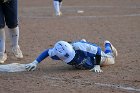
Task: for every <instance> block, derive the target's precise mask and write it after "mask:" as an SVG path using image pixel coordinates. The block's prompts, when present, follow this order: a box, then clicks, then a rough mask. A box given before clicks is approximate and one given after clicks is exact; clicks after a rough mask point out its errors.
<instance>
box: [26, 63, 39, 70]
mask: <svg viewBox="0 0 140 93" xmlns="http://www.w3.org/2000/svg"><path fill="white" fill-rule="evenodd" d="M37 64H38V62H37V61H33V62H32V63H29V64H26V65H25V68H26V70H27V71H34V70H35V69H36V67H37Z"/></svg>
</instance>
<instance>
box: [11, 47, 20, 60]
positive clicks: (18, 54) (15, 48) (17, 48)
mask: <svg viewBox="0 0 140 93" xmlns="http://www.w3.org/2000/svg"><path fill="white" fill-rule="evenodd" d="M12 52H13V54H14V55H15V56H16V57H17V58H23V54H22V51H21V50H20V47H19V46H16V47H12Z"/></svg>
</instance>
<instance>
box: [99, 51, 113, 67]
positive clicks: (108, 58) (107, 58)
mask: <svg viewBox="0 0 140 93" xmlns="http://www.w3.org/2000/svg"><path fill="white" fill-rule="evenodd" d="M112 64H115V58H114V56H113V54H112V53H108V54H105V53H104V52H103V51H102V52H101V66H105V65H112Z"/></svg>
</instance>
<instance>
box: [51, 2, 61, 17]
mask: <svg viewBox="0 0 140 93" xmlns="http://www.w3.org/2000/svg"><path fill="white" fill-rule="evenodd" d="M53 5H54V10H55V15H56V16H61V15H62V12H61V6H62V0H54V1H53Z"/></svg>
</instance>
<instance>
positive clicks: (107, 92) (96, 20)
mask: <svg viewBox="0 0 140 93" xmlns="http://www.w3.org/2000/svg"><path fill="white" fill-rule="evenodd" d="M78 10H80V11H84V13H77V11H78ZM53 12H54V10H53V6H52V0H19V22H20V24H19V25H20V45H21V49H22V51H23V54H24V59H22V60H19V59H16V58H15V57H14V56H13V54H12V53H11V50H10V42H9V39H7V43H6V44H7V45H6V48H7V52H8V60H7V61H6V63H5V64H7V63H15V62H17V63H29V62H32V61H33V60H34V59H35V58H36V57H37V56H38V54H39V53H41V52H42V51H43V50H44V49H46V48H49V47H51V46H52V45H53V44H54V43H55V42H56V41H58V40H67V41H73V40H80V39H82V38H85V39H86V40H87V41H90V42H95V43H97V44H99V45H101V46H102V47H103V42H104V41H105V40H110V41H111V42H112V43H113V44H114V45H115V47H116V48H117V49H118V53H119V55H118V57H117V59H116V64H115V65H112V66H106V67H102V70H103V71H104V72H103V73H94V72H90V71H88V70H76V69H73V68H72V67H71V66H68V65H66V64H63V63H62V62H61V61H60V62H55V61H52V60H51V59H50V58H48V59H45V60H44V61H43V62H42V63H40V64H39V65H38V68H37V69H36V71H33V72H21V73H0V83H1V84H0V93H140V61H139V60H140V54H139V53H140V0H64V2H63V6H62V13H63V15H62V16H61V17H55V16H54V14H53Z"/></svg>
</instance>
